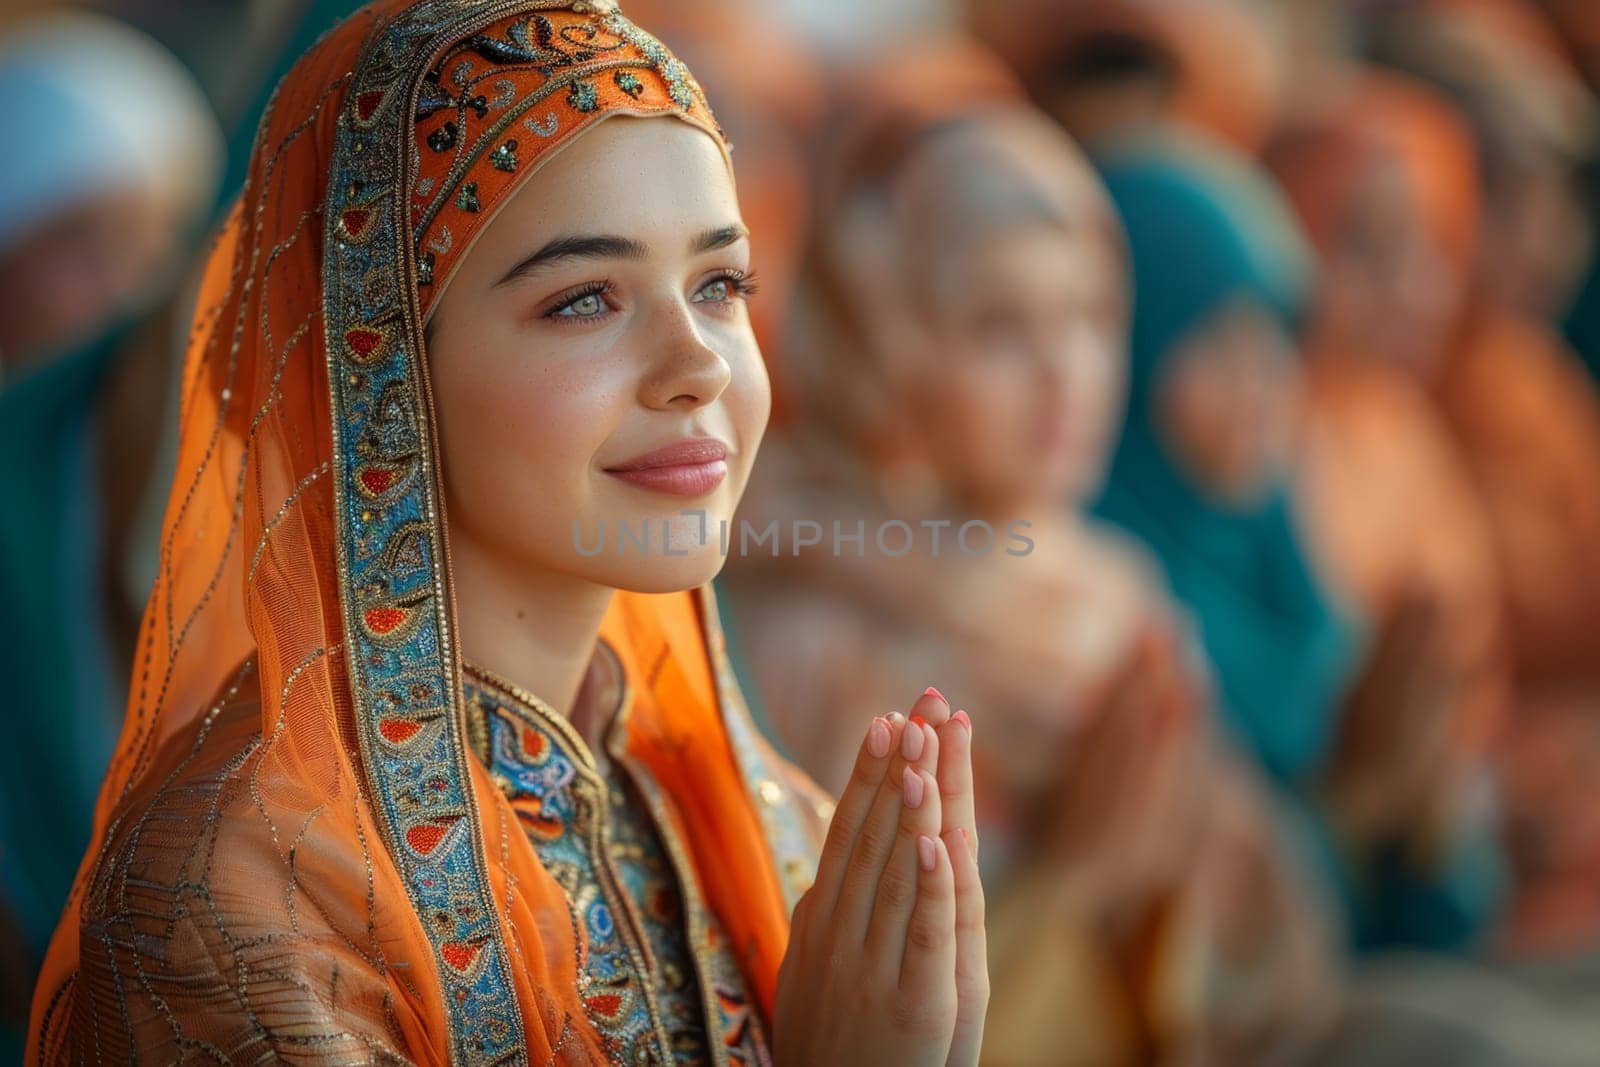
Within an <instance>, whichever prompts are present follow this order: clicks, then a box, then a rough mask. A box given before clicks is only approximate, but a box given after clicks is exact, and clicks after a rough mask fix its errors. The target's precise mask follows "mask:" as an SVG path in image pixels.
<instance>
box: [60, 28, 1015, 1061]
mask: <svg viewBox="0 0 1600 1067" xmlns="http://www.w3.org/2000/svg"><path fill="white" fill-rule="evenodd" d="M748 254H749V253H748V248H747V242H746V239H745V236H744V229H743V226H742V223H741V222H740V218H739V211H738V206H737V202H736V200H735V197H734V190H733V184H732V179H731V171H730V168H729V164H728V157H727V154H726V151H725V146H724V143H723V141H722V139H721V136H720V134H719V131H718V129H717V126H716V124H715V122H714V120H713V119H712V117H711V114H710V112H709V110H707V107H706V104H705V101H704V98H703V96H702V94H701V92H700V90H699V87H698V86H697V85H696V83H695V81H694V79H693V78H692V76H691V75H690V74H689V72H688V71H687V69H685V68H684V66H683V65H682V64H681V63H680V62H678V61H677V60H676V59H674V58H673V57H672V56H671V55H670V54H669V53H668V52H667V51H666V50H665V49H664V48H663V47H662V46H661V45H660V44H659V43H658V42H657V41H656V40H655V39H654V38H652V37H650V36H649V35H648V34H646V33H644V32H643V31H642V30H640V29H638V28H637V27H636V26H634V25H633V24H632V23H630V22H628V21H627V20H626V19H625V18H623V17H622V16H621V15H620V14H619V13H617V12H616V11H615V9H614V8H613V7H612V6H611V5H610V4H608V3H598V2H594V0H588V2H585V0H574V2H571V3H567V2H561V0H520V2H519V0H510V2H508V0H470V2H462V0H421V2H414V0H387V2H383V3H378V4H374V5H373V6H371V7H369V8H366V9H364V10H363V11H362V12H361V13H359V14H358V15H356V16H355V17H354V18H352V20H351V21H349V22H347V23H346V24H344V25H343V26H342V27H341V28H340V29H338V30H336V31H335V32H334V33H333V34H332V35H330V36H329V37H328V38H326V39H325V40H324V41H323V42H322V43H321V44H320V45H318V47H317V48H316V49H315V50H314V51H313V52H312V53H311V54H310V55H308V56H307V57H306V59H304V60H303V61H302V62H301V63H300V64H299V65H298V66H297V67H296V68H295V70H294V71H293V72H292V73H291V74H290V75H289V76H288V77H287V79H286V80H285V81H284V83H283V85H282V87H281V88H280V90H279V92H278V95H277V98H276V100H275V101H274V103H273V105H272V108H271V109H270V111H269V114H268V118H267V119H266V120H265V122H264V123H263V127H262V132H261V135H260V138H259V140H258V143H257V146H256V157H255V160H254V162H253V164H252V167H251V171H250V178H249V182H248V185H247V187H246V191H245V194H244V196H243V199H242V202H241V204H240V206H239V208H238V209H237V210H236V211H235V212H234V214H233V216H232V218H231V219H230V221H229V223H228V225H227V227H226V228H225V230H224V231H223V233H222V236H221V238H220V240H219V243H218V246H217V249H216V251H215V253H214V255H213V257H212V260H211V264H210V269H209V271H208V274H207V277H206V280H205V284H204V289H203V295H202V301H201V306H200V308H199V311H198V312H197V315H196V321H195V329H194V334H193V341H192V347H191V352H190V359H189V363H188V367H187V373H186V374H185V377H184V391H185V392H184V407H183V413H182V430H181V445H180V447H181V452H180V460H179V467H178V473H177V479H176V481H175V484H174V490H173V494H172V497H171V502H170V506H169V509H168V513H167V521H166V527H165V531H164V536H163V543H162V558H161V570H160V577H159V579H158V582H157V586H156V589H155V591H154V593H153V595H152V598H151V602H150V606H149V609H148V611H147V614H146V617H145V623H144V629H143V634H142V638H141V647H140V653H139V659H138V661H137V663H136V669H135V678H134V683H133V687H132V692H131V694H130V700H129V714H128V719H127V723H126V726H125V729H124V732H123V736H122V740H121V743H120V745H119V747H118V751H117V754H116V756H115V758H114V761H113V764H112V769H111V771H110V773H109V776H108V779H107V782H106V785H105V789H104V792H103V793H102V797H101V803H100V807H99V810H98V813H97V815H98V817H97V825H96V832H95V841H94V843H93V845H92V846H91V851H90V853H89V855H88V857H87V858H86V860H85V863H84V866H83V869H82V872H81V875H80V880H79V883H78V886H77V888H76V890H75V893H74V895H73V897H72V900H71V902H70V904H69V906H68V909H67V914H66V916H65V917H64V920H63V922H62V925H61V927H60V928H59V930H58V931H57V935H56V938H55V941H54V943H53V945H52V948H51V952H50V956H49V959H48V961H47V963H46V967H45V971H44V974H43V976H42V978H41V981H40V986H39V990H38V993H37V995H36V998H35V1005H34V1019H33V1034H32V1040H31V1048H30V1053H29V1055H30V1058H37V1059H39V1060H43V1061H46V1062H60V1061H66V1060H77V1059H80V1058H87V1057H89V1056H91V1055H92V1056H96V1057H109V1058H111V1059H117V1060H128V1059H132V1058H135V1057H139V1058H147V1059H151V1060H155V1061H169V1060H177V1059H182V1058H185V1057H191V1056H208V1057H216V1058H224V1059H232V1058H243V1057H250V1058H280V1059H287V1060H302V1061H317V1062H322V1061H326V1060H329V1059H350V1060H361V1061H410V1062H427V1063H443V1062H447V1061H449V1062H485V1063H487V1062H494V1063H547V1062H563V1063H585V1062H599V1061H606V1060H609V1061H614V1062H627V1063H665V1062H669V1061H684V1062H714V1063H724V1062H764V1061H767V1060H769V1059H771V1060H774V1061H776V1062H778V1063H819V1062H830V1063H831V1062H858V1061H859V1062H872V1063H879V1062H891V1061H892V1062H908V1063H927V1064H943V1063H947V1062H958V1063H970V1062H972V1061H973V1060H974V1059H975V1056H976V1049H977V1047H978V1042H979V1040H980V1038H981V1031H982V1021H983V1015H984V1010H985V1004H986V999H987V978H986V972H985V966H984V944H983V915H982V896H981V891H980V889H979V885H978V880H977V874H976V865H975V860H974V855H975V850H976V840H975V837H974V834H973V827H972V803H971V790H970V785H969V783H970V775H969V770H968V766H969V760H968V751H969V749H968V743H969V739H970V724H969V723H968V722H967V721H966V720H964V719H953V718H952V717H951V716H950V712H949V708H948V706H947V705H945V704H944V702H943V701H941V700H939V699H938V698H937V697H936V696H935V695H933V694H925V695H924V696H923V697H921V698H919V699H918V700H917V701H916V703H915V704H914V705H913V707H912V709H911V710H912V712H913V714H914V715H915V716H916V717H915V719H914V720H908V719H907V718H906V717H904V716H899V715H896V716H894V717H892V718H879V719H876V720H874V721H873V722H872V723H871V725H870V726H869V727H868V728H867V729H866V731H865V738H864V739H863V742H862V746H861V748H860V752H859V761H858V764H857V771H856V773H855V775H854V776H853V778H852V782H851V784H850V785H849V786H848V787H847V788H846V789H845V791H844V793H843V795H842V796H841V797H840V800H839V805H838V808H837V810H836V811H833V812H832V822H831V826H830V827H829V830H828V835H827V839H826V844H825V845H824V846H823V848H822V853H821V860H820V863H815V857H816V846H817V844H818V843H819V841H820V829H821V824H822V822H823V821H824V820H825V819H826V817H827V815H828V814H829V811H830V808H829V805H828V804H827V803H826V801H824V800H823V799H822V798H821V796H820V795H819V794H818V793H817V792H816V791H815V790H814V788H813V787H811V786H810V785H809V784H808V783H807V782H806V781H805V780H804V779H803V778H802V777H801V776H799V775H798V774H797V773H795V772H794V771H792V770H791V769H790V768H788V767H787V766H786V765H785V764H783V763H782V762H781V761H779V760H778V759H777V758H776V757H775V756H773V755H772V753H771V752H770V751H769V750H768V749H767V747H766V746H765V745H764V744H763V743H762V742H761V740H760V739H759V737H758V736H757V735H756V733H755V732H754V730H753V729H752V728H751V726H750V722H749V719H748V717H747V715H746V713H745V712H744V710H743V706H742V704H741V702H740V700H739V697H738V694H737V691H736V689H735V688H734V687H733V685H732V682H731V678H730V674H729V672H728V671H727V669H726V667H725V664H724V660H723V651H722V649H723V639H722V636H721V633H720V630H719V628H718V624H717V621H716V615H715V612H714V609H713V605H712V602H711V600H710V598H709V597H708V596H706V595H705V593H704V586H705V583H706V582H707V581H708V580H709V579H710V578H711V576H712V575H713V574H714V573H715V572H716V570H717V568H718V566H719V564H720V561H721V557H720V555H719V554H718V552H717V546H716V543H715V541H711V542H710V543H709V544H708V543H707V542H706V541H704V540H703V539H698V538H697V537H696V536H695V532H696V522H697V520H696V519H695V518H694V517H692V516H686V515H685V514H684V513H685V512H686V511H694V510H696V509H697V510H699V511H700V512H702V513H704V514H705V515H706V516H709V517H710V518H712V519H717V518H721V517H725V516H727V515H729V514H731V512H732V510H733V508H734V505H735V503H736V502H737V500H738V498H739V495H740V493H741V491H742V490H743V488H744V483H745V478H746V475H747V473H748V471H749V468H750V464H751V461H752V460H753V459H754V455H755V451H756V448H757V446H758V444H759V442H760V439H761V436H762V429H763V426H764V422H765V419H766V414H767V406H768V397H767V384H766V377H765V374H764V372H763V370H762V366H761V362H760V355H759V352H758V350H757V348H756V345H755V343H754V341H753V338H752V335H751V332H750V326H749V318H748V315H747V312H746V310H745V307H744V302H743V298H744V295H745V293H746V292H747V290H748V289H749V288H750V285H751V281H750V279H749V278H748V276H747V260H748ZM623 526H627V527H629V528H630V529H631V530H632V531H633V532H634V533H637V532H638V531H639V530H641V529H644V530H648V531H649V536H650V537H651V538H652V541H651V544H652V545H653V546H654V549H653V550H638V549H635V550H631V551H629V552H627V553H618V552H616V551H615V550H614V548H615V546H616V541H615V540H613V542H612V545H613V550H612V551H606V552H601V553H591V552H589V551H587V549H586V546H588V545H590V544H591V543H592V536H593V533H594V531H595V530H596V529H597V528H601V529H607V530H609V531H610V533H611V535H612V536H613V537H616V536H617V534H618V531H619V528H620V527H623ZM580 535H581V537H580ZM535 694H538V695H535ZM813 868H814V870H815V878H814V879H813ZM808 885H809V886H810V888H809V889H807V886H808ZM791 908H793V918H792V925H791ZM780 964H781V965H782V970H781V974H780Z"/></svg>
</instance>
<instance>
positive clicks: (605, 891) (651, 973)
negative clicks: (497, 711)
mask: <svg viewBox="0 0 1600 1067" xmlns="http://www.w3.org/2000/svg"><path fill="white" fill-rule="evenodd" d="M596 654H598V655H603V656H606V657H608V659H609V661H610V665H611V667H612V669H613V671H614V673H615V676H616V678H617V685H618V692H617V702H616V707H615V709H614V711H613V712H612V716H611V722H610V724H609V725H608V726H607V727H606V736H607V737H608V738H609V737H613V736H615V735H616V733H617V731H618V729H619V727H620V724H621V722H622V720H623V719H624V717H625V716H626V715H627V714H628V713H629V712H630V711H631V710H632V708H633V686H632V684H631V683H630V682H629V680H628V673H627V671H626V670H624V669H623V667H622V661H621V659H620V658H619V657H618V656H617V654H616V652H615V651H613V650H612V648H611V647H610V646H609V645H608V644H606V642H605V641H604V640H597V641H596ZM462 670H463V672H464V673H465V674H468V675H470V676H471V677H472V678H473V679H474V680H475V681H477V682H478V683H479V684H480V685H482V686H483V687H485V688H487V689H490V690H498V691H499V695H500V696H502V697H510V698H511V699H510V700H508V701H503V702H502V706H504V707H505V708H506V709H507V710H509V711H511V712H512V713H513V714H514V715H516V716H517V717H518V718H520V719H522V720H523V721H524V722H525V723H527V724H528V725H529V726H532V727H534V728H539V727H546V728H548V729H550V730H553V731H555V733H556V734H558V735H559V736H560V737H561V739H562V741H564V742H565V743H566V744H567V745H568V746H569V747H570V748H571V750H572V752H573V753H574V754H575V755H576V756H577V759H578V764H577V767H576V769H577V771H578V774H579V778H580V780H581V782H582V784H583V785H585V786H587V787H588V790H586V792H588V793H589V795H588V797H587V798H586V799H587V801H588V803H589V804H590V805H591V807H592V808H593V815H592V818H591V820H590V825H589V827H588V832H587V833H586V834H584V842H585V844H586V845H587V847H588V850H589V860H590V862H591V863H593V864H594V867H595V871H596V873H597V874H598V875H599V876H600V877H599V878H598V879H597V881H598V882H599V887H598V888H599V890H600V893H601V895H602V896H603V897H605V901H606V906H607V907H609V908H610V909H611V910H612V912H613V913H614V914H618V915H621V916H622V917H623V919H624V921H625V923H626V925H625V926H624V925H623V924H620V923H619V924H618V926H617V933H618V936H619V937H620V938H621V939H622V943H623V947H624V948H626V949H627V952H628V955H629V956H630V957H631V958H632V960H633V965H634V968H635V969H636V970H637V972H638V975H639V991H640V993H641V995H642V996H643V997H644V1002H645V1010H646V1012H647V1013H648V1014H649V1016H650V1030H651V1033H652V1035H653V1036H654V1038H655V1045H656V1054H657V1056H659V1057H663V1059H662V1062H663V1063H672V1062H673V1055H672V1041H671V1038H670V1035H668V1033H667V1027H666V1023H665V1021H664V1019H663V1017H662V1014H661V1004H660V1001H659V999H658V998H657V997H656V981H657V979H658V978H659V977H660V972H661V965H660V963H659V962H658V961H657V960H656V958H655V953H653V952H652V951H651V950H650V939H649V937H647V936H646V935H645V932H644V921H643V920H642V919H641V918H640V917H639V914H638V910H637V909H636V908H635V907H634V903H633V901H632V900H631V899H630V898H629V896H628V894H627V892H626V891H625V890H624V889H623V888H622V878H621V876H620V875H619V874H618V873H617V870H616V865H615V864H613V863H612V862H611V849H610V847H609V838H610V834H609V830H610V820H609V818H608V811H609V805H610V798H611V790H610V783H609V782H607V781H606V778H605V775H604V774H602V773H601V771H600V763H599V761H598V760H596V759H595V757H594V752H593V750H592V749H590V747H589V745H588V743H587V742H586V741H584V739H583V736H582V735H581V734H580V733H579V732H578V730H577V728H576V727H575V726H573V725H572V723H571V721H570V720H568V719H567V717H566V716H564V715H562V714H561V713H560V712H559V711H557V710H556V709H555V708H554V707H552V706H551V705H550V704H548V703H547V702H545V701H544V700H541V699H540V698H539V697H538V696H537V695H535V694H534V693H532V692H529V691H528V690H526V689H523V688H522V687H521V686H519V685H517V684H516V683H515V682H513V681H510V680H509V679H507V678H504V677H502V676H500V675H498V674H496V673H494V672H493V671H491V670H489V669H488V668H486V667H479V666H476V665H474V664H470V663H465V662H463V663H462ZM463 703H465V701H463ZM607 750H608V752H609V751H610V745H609V744H608V745H607ZM612 756H613V758H616V756H615V753H612ZM491 759H492V753H491ZM618 762H619V764H620V765H622V766H626V762H625V761H622V760H618ZM640 794H641V796H644V795H645V792H644V790H643V789H641V790H640ZM645 804H646V808H647V809H648V808H649V807H650V801H649V798H648V797H646V799H645ZM648 814H650V816H651V822H652V823H654V824H655V827H656V831H657V833H658V834H660V835H661V836H662V839H663V841H665V840H666V836H665V834H664V833H663V832H662V827H661V825H660V822H659V820H658V819H657V818H656V817H655V813H654V812H648ZM668 850H669V851H670V850H671V846H670V845H669V846H668ZM678 881H679V882H680V884H681V883H683V877H682V873H681V872H679V877H678ZM687 895H688V890H687V889H685V896H686V897H687ZM685 910H686V911H687V909H685ZM624 931H626V932H624ZM689 940H690V944H689V951H690V954H691V955H694V956H695V966H696V968H697V969H698V968H699V967H700V959H699V957H698V955H696V953H695V944H694V934H693V928H692V926H691V929H690V935H689ZM714 1034H715V1030H714V1028H713V1027H711V1026H710V1025H709V1024H708V1025H707V1027H706V1043H707V1045H708V1047H709V1046H712V1045H715V1044H719V1043H720V1041H718V1040H714Z"/></svg>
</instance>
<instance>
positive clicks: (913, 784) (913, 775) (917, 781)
mask: <svg viewBox="0 0 1600 1067" xmlns="http://www.w3.org/2000/svg"><path fill="white" fill-rule="evenodd" d="M925 788H926V787H925V786H924V784H923V781H922V775H920V774H918V773H917V772H916V771H914V770H912V769H911V768H910V767H907V768H906V769H905V784H904V786H903V789H904V791H905V797H906V807H908V808H913V809H915V808H920V807H922V792H923V790H924V789H925Z"/></svg>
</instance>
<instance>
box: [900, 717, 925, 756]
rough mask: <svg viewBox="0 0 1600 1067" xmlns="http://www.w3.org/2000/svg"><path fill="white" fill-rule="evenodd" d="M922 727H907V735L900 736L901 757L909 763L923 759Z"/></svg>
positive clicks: (914, 724)
mask: <svg viewBox="0 0 1600 1067" xmlns="http://www.w3.org/2000/svg"><path fill="white" fill-rule="evenodd" d="M922 740H923V739H922V727H921V726H919V725H917V724H916V723H911V724H910V725H908V726H907V727H906V730H905V733H903V734H901V735H900V755H902V756H904V757H905V758H906V759H907V760H908V761H914V760H917V759H920V758H921V757H922Z"/></svg>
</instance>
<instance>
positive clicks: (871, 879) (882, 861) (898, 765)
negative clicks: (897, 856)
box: [834, 722, 939, 945]
mask: <svg viewBox="0 0 1600 1067" xmlns="http://www.w3.org/2000/svg"><path fill="white" fill-rule="evenodd" d="M938 759H939V736H938V735H937V734H936V733H934V732H933V730H931V729H929V728H928V726H927V725H926V724H924V723H918V722H908V723H906V725H905V729H903V730H902V731H901V733H900V747H899V749H898V750H897V751H896V754H895V755H894V756H893V757H892V758H891V759H890V761H889V771H888V774H887V775H885V777H884V780H883V783H882V784H881V785H880V786H879V787H878V795H877V796H876V797H875V798H873V802H872V809H871V810H870V811H869V812H868V813H867V817H866V820H865V821H864V822H863V823H862V825H861V829H860V831H859V832H857V834H856V839H855V845H854V847H853V849H852V850H851V853H850V858H849V860H848V861H847V862H846V863H845V870H844V883H843V885H842V886H841V887H840V890H839V895H838V901H837V903H836V905H835V906H834V933H835V936H837V937H839V938H841V939H842V942H843V943H844V944H847V945H859V944H861V943H862V942H863V941H864V940H865V939H866V936H867V926H868V924H869V923H870V922H871V920H872V912H873V909H874V907H875V902H876V899H877V896H878V883H879V882H880V881H881V880H882V878H883V873H884V867H885V865H886V864H887V863H888V862H889V858H890V854H891V853H892V852H893V851H894V847H895V842H896V841H897V840H898V839H899V836H900V830H899V828H900V823H901V811H902V808H903V806H904V801H903V800H902V796H901V794H902V790H903V789H904V788H905V781H906V779H905V770H906V768H907V767H910V768H912V769H914V770H918V771H927V772H928V774H929V777H932V773H933V768H934V767H936V766H938ZM932 792H933V793H934V796H935V804H934V810H935V812H937V807H938V805H937V796H938V790H937V789H934V790H932ZM929 832H930V833H933V834H938V832H939V824H938V822H937V818H936V819H935V821H934V822H933V829H932V830H931V831H929Z"/></svg>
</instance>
